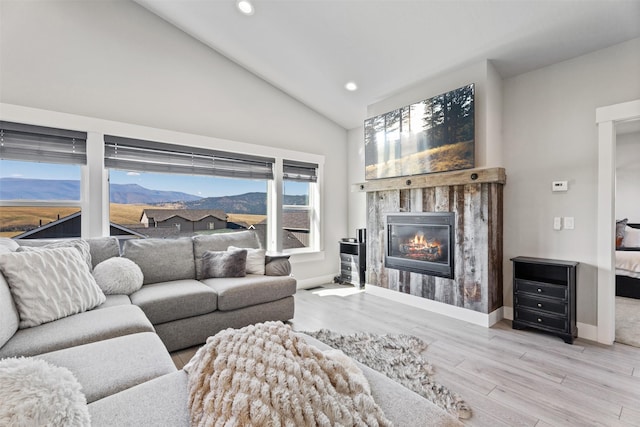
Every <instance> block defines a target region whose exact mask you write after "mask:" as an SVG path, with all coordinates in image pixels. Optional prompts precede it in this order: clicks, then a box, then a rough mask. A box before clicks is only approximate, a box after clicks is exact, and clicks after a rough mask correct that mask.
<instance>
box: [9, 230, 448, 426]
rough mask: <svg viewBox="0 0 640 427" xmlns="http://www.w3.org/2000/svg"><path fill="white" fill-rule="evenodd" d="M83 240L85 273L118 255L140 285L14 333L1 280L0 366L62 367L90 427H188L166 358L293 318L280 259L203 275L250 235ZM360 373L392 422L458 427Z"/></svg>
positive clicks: (13, 312)
mask: <svg viewBox="0 0 640 427" xmlns="http://www.w3.org/2000/svg"><path fill="white" fill-rule="evenodd" d="M87 241H88V243H89V248H90V253H91V260H92V265H93V267H95V266H96V265H98V264H99V263H101V262H102V261H104V260H107V259H109V258H111V257H117V256H122V257H126V258H128V259H130V260H132V261H133V262H135V263H136V264H137V265H138V266H139V267H140V269H141V270H142V272H143V275H144V281H143V283H144V284H143V286H142V287H141V288H140V289H139V290H137V291H135V292H133V293H132V294H131V295H107V298H106V301H105V302H104V303H103V304H101V305H100V306H98V307H96V308H94V309H92V310H89V311H85V312H81V313H77V314H73V315H70V316H67V317H63V318H60V319H58V320H55V321H52V322H48V323H44V324H41V325H39V326H35V327H31V328H24V329H19V328H18V324H19V321H20V318H19V313H18V311H17V309H16V304H15V303H14V301H13V298H12V294H11V290H10V288H9V285H8V283H7V281H6V280H5V278H4V276H3V275H2V274H0V359H3V358H7V357H16V356H31V357H34V358H39V359H44V360H46V361H48V362H50V363H51V364H53V365H56V366H62V367H65V368H67V369H69V370H70V371H71V372H72V373H73V374H74V375H75V377H76V378H77V379H78V381H79V383H80V384H81V386H82V391H83V393H84V394H85V396H86V398H87V402H88V404H89V412H90V414H91V419H92V425H94V426H102V425H105V426H108V425H110V426H188V425H189V416H188V409H187V394H188V392H187V374H186V373H185V372H184V371H182V370H177V369H176V367H175V365H174V364H173V361H172V359H171V356H170V354H169V351H174V350H177V349H181V348H186V347H191V346H194V345H198V344H201V343H204V342H205V340H206V338H207V337H209V336H211V335H214V334H215V333H217V332H218V331H220V330H222V329H226V328H229V327H234V328H239V327H243V326H246V325H248V324H252V323H257V322H262V321H267V320H283V321H286V320H288V319H291V318H293V315H294V297H293V295H294V293H295V292H296V280H295V279H294V278H293V277H292V276H291V275H290V274H289V273H290V265H289V261H288V259H287V258H286V257H277V256H276V257H267V258H266V271H265V275H257V274H249V275H247V276H246V277H234V278H212V279H204V278H202V277H201V271H200V270H201V269H200V267H199V266H200V265H201V259H202V256H203V255H204V253H205V252H206V251H225V250H226V249H227V247H229V246H235V247H243V248H259V246H260V243H259V241H258V240H257V238H256V236H255V234H254V233H253V232H251V231H243V232H236V233H228V234H216V235H209V236H197V237H194V238H191V239H188V238H185V239H176V240H163V239H141V240H130V241H127V242H126V243H125V245H124V247H123V250H122V254H121V253H120V248H119V245H118V241H117V240H116V239H115V238H111V237H107V238H98V239H88V240H87ZM50 243H51V241H50V240H47V241H22V242H20V244H22V245H30V246H41V245H45V244H50ZM7 246H10V245H5V246H2V245H0V253H2V251H10V250H12V249H7ZM309 340H310V341H312V342H313V343H314V344H315V345H317V346H318V347H326V346H325V345H324V344H322V343H320V342H317V341H315V340H313V339H312V338H309ZM362 368H363V370H364V372H365V375H366V376H367V378H368V379H369V381H370V382H371V385H372V391H373V393H374V397H376V398H377V399H378V401H379V403H380V404H381V406H382V407H383V410H384V411H385V413H386V414H387V415H388V417H389V418H390V419H392V420H394V421H395V424H396V425H398V426H403V425H458V422H457V420H454V419H453V418H452V417H451V416H449V415H448V414H446V413H445V412H444V411H442V410H440V409H439V408H437V407H436V406H435V405H433V404H431V403H430V402H428V401H426V400H425V399H423V398H422V397H420V396H418V395H417V394H414V393H413V392H411V391H409V390H407V389H405V388H403V387H402V386H400V385H398V384H396V383H394V382H392V381H391V380H388V379H387V378H386V377H384V376H382V375H380V374H378V373H377V372H375V371H372V370H370V369H368V368H366V367H364V366H363V367H362Z"/></svg>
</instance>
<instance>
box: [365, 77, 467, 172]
mask: <svg viewBox="0 0 640 427" xmlns="http://www.w3.org/2000/svg"><path fill="white" fill-rule="evenodd" d="M474 92H475V91H474V85H473V84H469V85H467V86H463V87H461V88H458V89H455V90H452V91H450V92H447V93H443V94H441V95H438V96H434V97H433V98H429V99H425V100H423V101H420V102H416V103H415V104H411V105H407V106H406V107H402V108H399V109H397V110H393V111H390V112H388V113H385V114H381V115H379V116H375V117H371V118H369V119H367V120H365V122H364V151H365V167H366V168H365V178H366V179H378V178H391V177H397V176H408V175H418V174H425V173H433V172H444V171H452V170H459V169H470V168H473V167H474V147H475V123H474V112H475V108H474Z"/></svg>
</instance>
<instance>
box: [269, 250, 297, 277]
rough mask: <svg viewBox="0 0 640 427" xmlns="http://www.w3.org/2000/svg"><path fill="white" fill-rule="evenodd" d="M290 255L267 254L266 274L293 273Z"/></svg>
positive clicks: (283, 274)
mask: <svg viewBox="0 0 640 427" xmlns="http://www.w3.org/2000/svg"><path fill="white" fill-rule="evenodd" d="M289 257H290V255H287V254H271V255H266V256H265V259H264V264H265V265H264V274H265V276H289V275H291V263H290V262H289Z"/></svg>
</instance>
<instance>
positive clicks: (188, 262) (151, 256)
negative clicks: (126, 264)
mask: <svg viewBox="0 0 640 427" xmlns="http://www.w3.org/2000/svg"><path fill="white" fill-rule="evenodd" d="M122 256H124V257H126V258H129V259H130V260H131V261H133V262H135V263H136V264H138V266H139V267H140V269H141V270H142V274H144V282H143V283H144V284H145V285H147V284H149V283H158V282H166V281H171V280H182V279H194V278H195V277H196V268H195V264H194V262H193V243H192V242H191V239H190V238H179V239H131V240H127V242H126V243H125V244H124V253H123V255H122Z"/></svg>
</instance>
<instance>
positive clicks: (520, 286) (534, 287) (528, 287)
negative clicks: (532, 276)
mask: <svg viewBox="0 0 640 427" xmlns="http://www.w3.org/2000/svg"><path fill="white" fill-rule="evenodd" d="M515 285H516V289H515V291H516V292H526V293H529V294H535V295H542V296H546V297H551V298H559V299H561V300H563V301H564V300H566V299H567V287H566V286H562V285H552V284H550V283H541V282H534V281H532V280H522V279H516V280H515Z"/></svg>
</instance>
